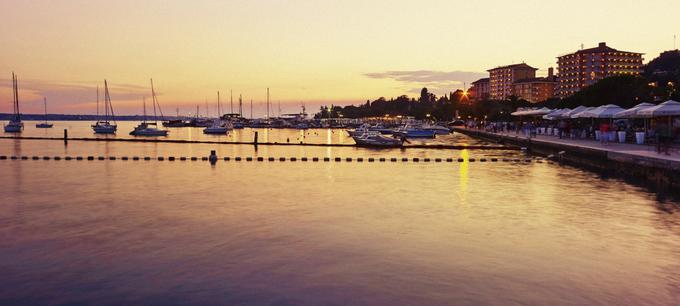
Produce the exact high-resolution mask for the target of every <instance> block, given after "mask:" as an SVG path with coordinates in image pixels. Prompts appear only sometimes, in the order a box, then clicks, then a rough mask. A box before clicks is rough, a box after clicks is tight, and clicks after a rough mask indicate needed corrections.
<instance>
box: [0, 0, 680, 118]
mask: <svg viewBox="0 0 680 306" xmlns="http://www.w3.org/2000/svg"><path fill="white" fill-rule="evenodd" d="M677 12H680V1H677V0H672V1H661V0H658V1H657V0H649V1H626V0H618V1H609V0H601V1H581V0H575V1H568V2H566V1H550V0H543V1H529V0H526V1H455V0H448V1H426V0H423V1H412V0H411V1H401V0H390V1H380V0H372V1H369V0H363V1H361V0H358V1H355V0H339V1H331V0H327V1H326V0H307V1H302V0H301V1H295V0H289V1H277V0H276V1H275V0H271V1H264V0H262V1H258V0H247V1H227V0H222V1H208V0H193V1H186V0H163V1H161V0H158V1H157V0H134V1H131V0H116V1H110V0H108V1H100V0H53V1H47V0H32V1H19V0H0V21H1V22H0V42H1V44H0V112H11V110H12V104H11V103H12V98H11V73H12V72H13V71H14V72H16V73H17V75H18V76H19V86H20V102H21V109H22V112H24V113H40V112H42V97H46V98H47V101H48V111H49V112H50V113H77V114H92V113H95V112H96V87H97V86H100V87H103V81H104V79H107V80H108V82H109V84H110V86H109V87H110V88H109V90H110V92H111V99H112V102H113V107H114V109H115V110H116V113H117V114H139V113H141V112H142V97H144V96H147V97H148V96H150V92H151V90H150V85H149V80H150V78H153V79H154V84H155V87H156V91H157V93H158V99H159V102H160V104H161V106H162V107H163V109H164V110H165V112H166V113H171V114H174V113H175V111H176V110H177V109H179V112H180V114H193V113H194V112H195V111H196V105H200V108H201V113H205V108H206V106H205V105H206V102H207V103H208V105H209V108H210V113H211V114H214V113H215V112H216V110H215V108H216V104H217V91H218V90H219V91H220V92H221V97H222V99H221V100H222V106H223V110H224V111H227V112H228V111H229V110H230V104H229V92H230V90H231V91H232V92H233V93H234V101H235V104H236V101H237V97H238V95H239V94H241V95H242V96H243V97H244V113H245V115H246V116H249V115H250V100H251V99H252V100H253V101H254V102H253V103H254V109H255V111H254V113H255V114H254V116H256V117H259V116H262V115H263V114H264V113H265V104H264V101H265V98H266V88H267V87H269V88H270V91H271V101H272V103H273V105H274V106H273V111H272V112H273V113H274V114H276V113H278V104H279V101H280V104H281V109H282V112H283V113H290V112H299V111H300V106H301V105H302V104H304V105H305V106H306V107H307V110H308V111H310V112H314V111H317V110H318V107H319V105H322V104H335V105H346V104H359V103H364V102H365V101H366V100H368V99H370V100H374V99H376V98H378V97H381V96H384V97H388V98H389V97H396V96H399V95H402V94H407V95H410V96H416V95H418V93H419V91H420V89H421V88H422V87H427V88H428V89H430V91H431V92H434V93H436V94H438V95H441V94H445V93H448V92H450V91H453V90H456V89H458V88H463V87H464V86H465V87H469V83H470V82H472V81H474V80H476V79H478V78H481V77H485V76H486V75H487V73H486V70H487V69H489V68H493V67H496V66H502V65H508V64H513V63H521V62H526V63H528V64H529V65H532V66H534V67H536V68H539V71H538V74H539V75H545V74H546V73H547V68H548V67H553V66H556V57H557V56H558V55H561V54H565V53H569V52H574V51H576V50H578V49H579V48H580V47H581V44H583V45H584V46H585V47H586V48H588V47H594V46H596V45H597V43H598V42H602V41H604V42H607V45H609V46H611V47H614V48H617V49H620V50H626V51H636V52H642V53H645V55H644V58H645V60H646V61H648V60H650V59H652V58H654V57H656V56H658V54H659V53H660V52H662V51H664V50H670V49H673V48H674V39H673V36H674V35H678V36H680V19H678V18H677ZM679 39H680V38H679ZM678 44H680V43H678ZM676 47H677V45H676ZM224 111H223V112H224Z"/></svg>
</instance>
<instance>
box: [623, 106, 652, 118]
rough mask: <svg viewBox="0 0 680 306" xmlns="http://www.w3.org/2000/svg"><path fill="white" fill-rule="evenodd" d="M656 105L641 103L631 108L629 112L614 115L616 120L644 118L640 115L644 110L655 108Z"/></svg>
mask: <svg viewBox="0 0 680 306" xmlns="http://www.w3.org/2000/svg"><path fill="white" fill-rule="evenodd" d="M654 106H656V105H654V104H651V103H640V104H638V105H635V106H633V107H632V108H629V109H627V110H624V111H622V112H619V113H616V114H614V118H638V117H642V116H641V115H640V114H639V113H640V111H642V110H645V109H648V108H650V107H654Z"/></svg>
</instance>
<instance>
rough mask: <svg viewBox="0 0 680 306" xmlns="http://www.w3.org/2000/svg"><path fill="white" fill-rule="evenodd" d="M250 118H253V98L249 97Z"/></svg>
mask: <svg viewBox="0 0 680 306" xmlns="http://www.w3.org/2000/svg"><path fill="white" fill-rule="evenodd" d="M250 120H253V99H250Z"/></svg>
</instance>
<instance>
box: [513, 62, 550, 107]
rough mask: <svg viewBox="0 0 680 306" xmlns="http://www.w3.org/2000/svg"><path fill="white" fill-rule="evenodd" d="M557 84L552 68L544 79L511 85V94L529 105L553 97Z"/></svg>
mask: <svg viewBox="0 0 680 306" xmlns="http://www.w3.org/2000/svg"><path fill="white" fill-rule="evenodd" d="M557 84H558V82H557V78H556V77H555V75H554V74H553V68H548V76H547V77H545V78H530V79H524V80H519V81H517V82H515V83H513V85H512V86H513V94H514V95H515V96H516V97H518V98H520V99H524V100H527V101H529V102H531V103H538V102H543V101H545V100H548V99H550V98H552V97H554V96H555V89H556V88H557Z"/></svg>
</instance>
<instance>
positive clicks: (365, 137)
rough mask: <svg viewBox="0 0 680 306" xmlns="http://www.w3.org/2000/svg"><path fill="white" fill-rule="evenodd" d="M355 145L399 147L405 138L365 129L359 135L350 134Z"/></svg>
mask: <svg viewBox="0 0 680 306" xmlns="http://www.w3.org/2000/svg"><path fill="white" fill-rule="evenodd" d="M352 139H354V142H356V144H357V146H362V147H401V146H402V145H404V141H405V140H406V139H405V138H404V137H401V138H394V137H388V136H384V135H382V134H380V133H379V132H376V131H367V132H364V133H362V134H360V135H354V136H352Z"/></svg>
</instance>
